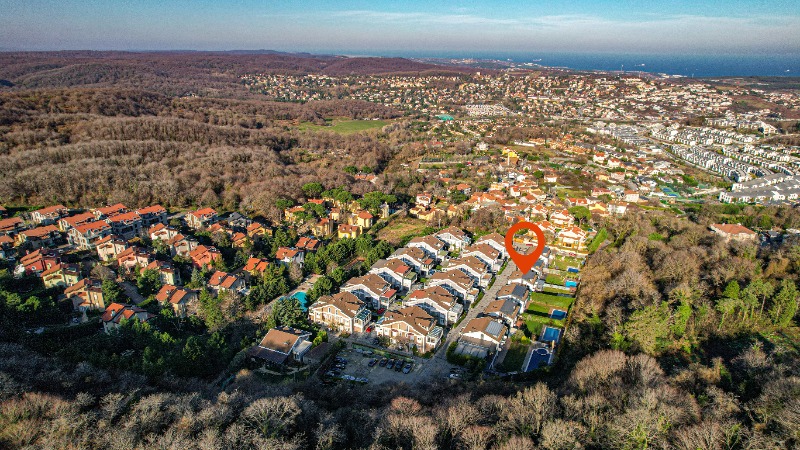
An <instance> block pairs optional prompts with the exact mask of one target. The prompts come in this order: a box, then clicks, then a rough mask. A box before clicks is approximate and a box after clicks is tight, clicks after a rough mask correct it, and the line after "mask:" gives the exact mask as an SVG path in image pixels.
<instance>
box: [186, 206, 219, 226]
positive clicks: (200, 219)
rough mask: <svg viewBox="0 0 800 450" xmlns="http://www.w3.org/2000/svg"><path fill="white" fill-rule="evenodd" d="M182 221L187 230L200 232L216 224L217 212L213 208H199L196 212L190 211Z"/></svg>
mask: <svg viewBox="0 0 800 450" xmlns="http://www.w3.org/2000/svg"><path fill="white" fill-rule="evenodd" d="M184 220H185V221H186V225H187V226H188V227H189V228H192V229H194V230H201V229H203V228H207V227H209V226H211V225H212V224H215V223H217V221H218V220H219V217H218V216H217V211H216V210H215V209H214V208H201V209H198V210H197V211H190V212H188V213H186V216H184Z"/></svg>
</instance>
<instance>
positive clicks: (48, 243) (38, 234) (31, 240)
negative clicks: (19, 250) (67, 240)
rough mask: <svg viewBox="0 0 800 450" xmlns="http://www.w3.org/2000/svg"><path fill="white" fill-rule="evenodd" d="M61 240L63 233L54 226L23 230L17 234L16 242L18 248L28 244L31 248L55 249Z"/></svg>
mask: <svg viewBox="0 0 800 450" xmlns="http://www.w3.org/2000/svg"><path fill="white" fill-rule="evenodd" d="M60 239H61V233H59V231H58V228H56V227H55V226H54V225H44V226H41V227H36V228H32V229H30V230H23V231H20V232H19V233H17V236H16V238H14V242H15V244H16V245H17V246H19V245H23V244H28V245H30V246H31V248H42V247H54V246H55V245H56V243H57V242H58V241H59V240H60Z"/></svg>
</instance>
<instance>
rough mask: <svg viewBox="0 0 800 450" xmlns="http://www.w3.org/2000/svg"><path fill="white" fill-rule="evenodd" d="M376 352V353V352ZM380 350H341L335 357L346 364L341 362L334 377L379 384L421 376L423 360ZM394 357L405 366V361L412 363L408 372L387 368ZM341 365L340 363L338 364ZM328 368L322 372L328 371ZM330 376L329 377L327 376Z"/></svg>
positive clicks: (412, 381)
mask: <svg viewBox="0 0 800 450" xmlns="http://www.w3.org/2000/svg"><path fill="white" fill-rule="evenodd" d="M376 352H378V353H376ZM380 352H381V351H380V350H377V349H367V348H364V349H363V350H362V349H361V348H360V347H359V346H356V348H347V349H343V350H341V351H340V352H339V353H338V354H337V357H339V358H343V359H345V360H347V363H346V364H343V365H344V367H343V368H341V370H340V371H339V374H338V375H337V376H335V377H334V378H342V379H345V380H348V379H349V378H348V376H349V377H352V378H353V380H350V381H354V382H359V381H361V382H364V380H367V381H366V382H367V383H371V384H381V383H385V382H392V383H398V382H407V383H414V382H417V381H419V379H420V378H421V377H422V373H423V371H422V368H423V364H424V362H422V364H420V362H418V361H415V358H410V357H401V356H398V355H393V354H390V353H385V352H384V354H385V355H386V356H384V354H381V353H380ZM383 358H386V361H387V363H386V364H385V365H384V366H381V364H380V361H381V360H382V359H383ZM391 359H394V360H395V361H402V364H403V366H402V367H405V365H406V363H408V362H410V363H411V364H412V366H411V370H410V371H409V373H404V372H403V371H402V370H400V371H397V370H395V367H396V366H395V367H393V368H391V369H389V368H388V365H389V361H390V360H391ZM372 360H375V363H374V364H373V365H372V366H370V361H372ZM335 364H336V361H333V362H332V365H331V366H332V367H333V366H335ZM340 366H341V365H340ZM329 371H330V368H328V369H327V370H326V372H323V373H329ZM329 378H330V377H329Z"/></svg>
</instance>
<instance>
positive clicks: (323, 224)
mask: <svg viewBox="0 0 800 450" xmlns="http://www.w3.org/2000/svg"><path fill="white" fill-rule="evenodd" d="M333 225H334V222H333V220H331V219H329V218H327V217H323V218H322V219H319V221H318V222H317V223H316V224H315V225H314V228H313V229H312V230H311V232H312V233H313V234H314V236H316V237H319V238H324V237H327V236H330V235H332V234H333Z"/></svg>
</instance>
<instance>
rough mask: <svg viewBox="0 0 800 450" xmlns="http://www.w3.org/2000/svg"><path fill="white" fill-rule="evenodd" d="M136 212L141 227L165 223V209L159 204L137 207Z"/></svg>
mask: <svg viewBox="0 0 800 450" xmlns="http://www.w3.org/2000/svg"><path fill="white" fill-rule="evenodd" d="M136 214H138V215H139V218H140V219H141V221H142V229H143V230H147V229H149V228H150V227H152V226H153V225H155V224H161V225H166V224H167V210H166V209H164V207H163V206H161V205H152V206H148V207H146V208H142V209H137V210H136Z"/></svg>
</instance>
